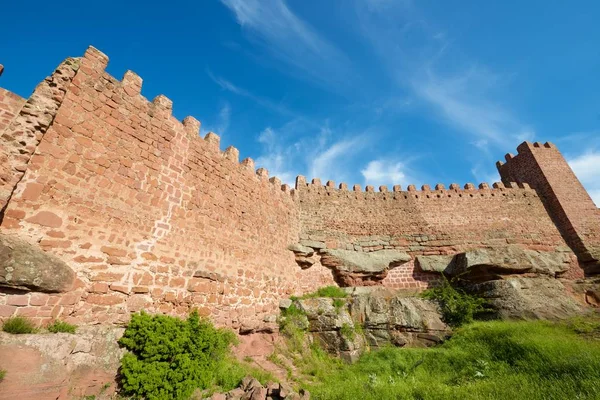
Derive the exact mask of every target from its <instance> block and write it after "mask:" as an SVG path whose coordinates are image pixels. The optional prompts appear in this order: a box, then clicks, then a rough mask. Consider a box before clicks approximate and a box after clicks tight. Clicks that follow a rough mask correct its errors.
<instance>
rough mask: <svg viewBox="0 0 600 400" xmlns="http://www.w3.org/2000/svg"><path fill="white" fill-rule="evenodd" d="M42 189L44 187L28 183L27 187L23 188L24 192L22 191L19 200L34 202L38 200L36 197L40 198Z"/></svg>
mask: <svg viewBox="0 0 600 400" xmlns="http://www.w3.org/2000/svg"><path fill="white" fill-rule="evenodd" d="M43 189H44V185H42V184H39V183H35V182H30V183H28V184H27V186H25V190H24V191H23V194H22V195H21V198H22V199H23V200H31V201H35V200H37V199H38V197H40V194H42V190H43Z"/></svg>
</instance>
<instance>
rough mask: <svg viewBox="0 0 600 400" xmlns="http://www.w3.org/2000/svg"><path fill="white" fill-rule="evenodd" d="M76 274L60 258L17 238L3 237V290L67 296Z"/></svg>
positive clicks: (0, 253) (0, 278)
mask: <svg viewBox="0 0 600 400" xmlns="http://www.w3.org/2000/svg"><path fill="white" fill-rule="evenodd" d="M74 280H75V272H74V271H73V270H72V269H71V268H70V267H69V266H68V265H67V264H66V263H65V262H64V261H62V260H61V259H60V258H58V257H56V256H54V255H52V254H49V253H46V252H44V251H42V250H41V249H40V248H39V247H37V246H34V245H32V244H30V243H27V242H25V241H24V240H22V239H18V238H16V237H12V236H8V235H4V234H0V286H4V287H9V288H12V289H19V290H33V291H37V292H64V291H67V290H69V289H70V288H71V286H72V285H73V281H74Z"/></svg>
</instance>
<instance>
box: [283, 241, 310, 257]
mask: <svg viewBox="0 0 600 400" xmlns="http://www.w3.org/2000/svg"><path fill="white" fill-rule="evenodd" d="M288 250H291V251H293V252H294V253H296V254H298V255H303V256H308V257H310V256H312V255H313V254H314V252H315V250H314V249H313V248H311V247H308V246H303V245H301V244H300V243H295V244H290V245H289V246H288Z"/></svg>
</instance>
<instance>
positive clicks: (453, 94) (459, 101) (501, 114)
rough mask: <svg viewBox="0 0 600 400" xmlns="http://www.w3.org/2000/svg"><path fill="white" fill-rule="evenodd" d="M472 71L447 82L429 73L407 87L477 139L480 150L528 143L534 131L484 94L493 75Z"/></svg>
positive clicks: (448, 79) (445, 79) (453, 123)
mask: <svg viewBox="0 0 600 400" xmlns="http://www.w3.org/2000/svg"><path fill="white" fill-rule="evenodd" d="M473 68H474V67H473ZM473 68H472V69H471V70H469V71H465V72H464V73H463V74H462V75H459V76H454V77H450V78H446V77H442V76H440V75H439V74H438V73H436V72H434V71H433V70H429V71H428V74H426V77H424V76H423V75H422V74H417V75H416V76H415V77H413V78H412V79H411V80H410V86H411V87H412V88H413V90H414V92H415V93H416V94H417V95H418V96H419V97H420V98H422V99H423V100H425V101H427V102H428V103H429V104H430V105H431V106H433V107H434V109H435V110H436V111H437V112H438V113H439V114H440V115H441V116H442V117H443V119H444V120H445V121H446V122H447V123H449V124H450V125H452V126H454V127H455V128H456V129H458V130H460V131H462V132H465V133H468V134H469V135H472V136H474V137H476V138H477V140H476V141H475V143H476V145H477V147H479V148H482V147H483V148H485V147H487V146H488V145H489V144H490V143H493V144H500V145H503V146H510V145H511V144H512V143H514V142H515V141H522V140H531V138H533V136H534V132H533V130H532V129H531V128H530V127H529V126H527V125H525V124H522V123H521V122H520V121H519V120H517V118H516V117H515V116H514V115H513V114H512V113H511V112H510V111H508V110H507V109H505V108H504V107H502V106H501V105H499V104H498V103H496V102H495V101H494V99H493V96H489V93H488V92H486V91H485V90H484V89H485V87H486V86H488V85H490V82H492V81H493V80H494V78H493V75H491V74H490V73H488V72H486V71H483V70H477V69H473Z"/></svg>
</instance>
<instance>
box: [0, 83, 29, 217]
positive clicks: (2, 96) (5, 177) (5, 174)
mask: <svg viewBox="0 0 600 400" xmlns="http://www.w3.org/2000/svg"><path fill="white" fill-rule="evenodd" d="M25 101H26V100H25V99H24V98H22V97H20V96H18V95H16V94H14V93H11V92H9V91H8V90H5V89H2V88H0V138H2V139H0V140H2V147H0V210H1V209H2V208H3V206H4V205H5V203H6V200H3V199H8V197H9V196H10V193H11V192H12V190H10V189H9V188H12V186H11V185H10V183H9V182H11V181H12V179H13V175H14V171H13V170H12V168H10V160H11V159H12V157H13V156H12V152H11V147H12V146H10V143H9V139H12V136H11V135H10V133H7V132H5V129H6V128H7V127H8V126H9V125H10V124H11V123H12V122H13V120H14V119H15V117H16V116H17V115H18V113H19V111H20V110H21V107H23V104H25ZM4 135H6V136H4ZM13 186H14V185H13Z"/></svg>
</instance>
